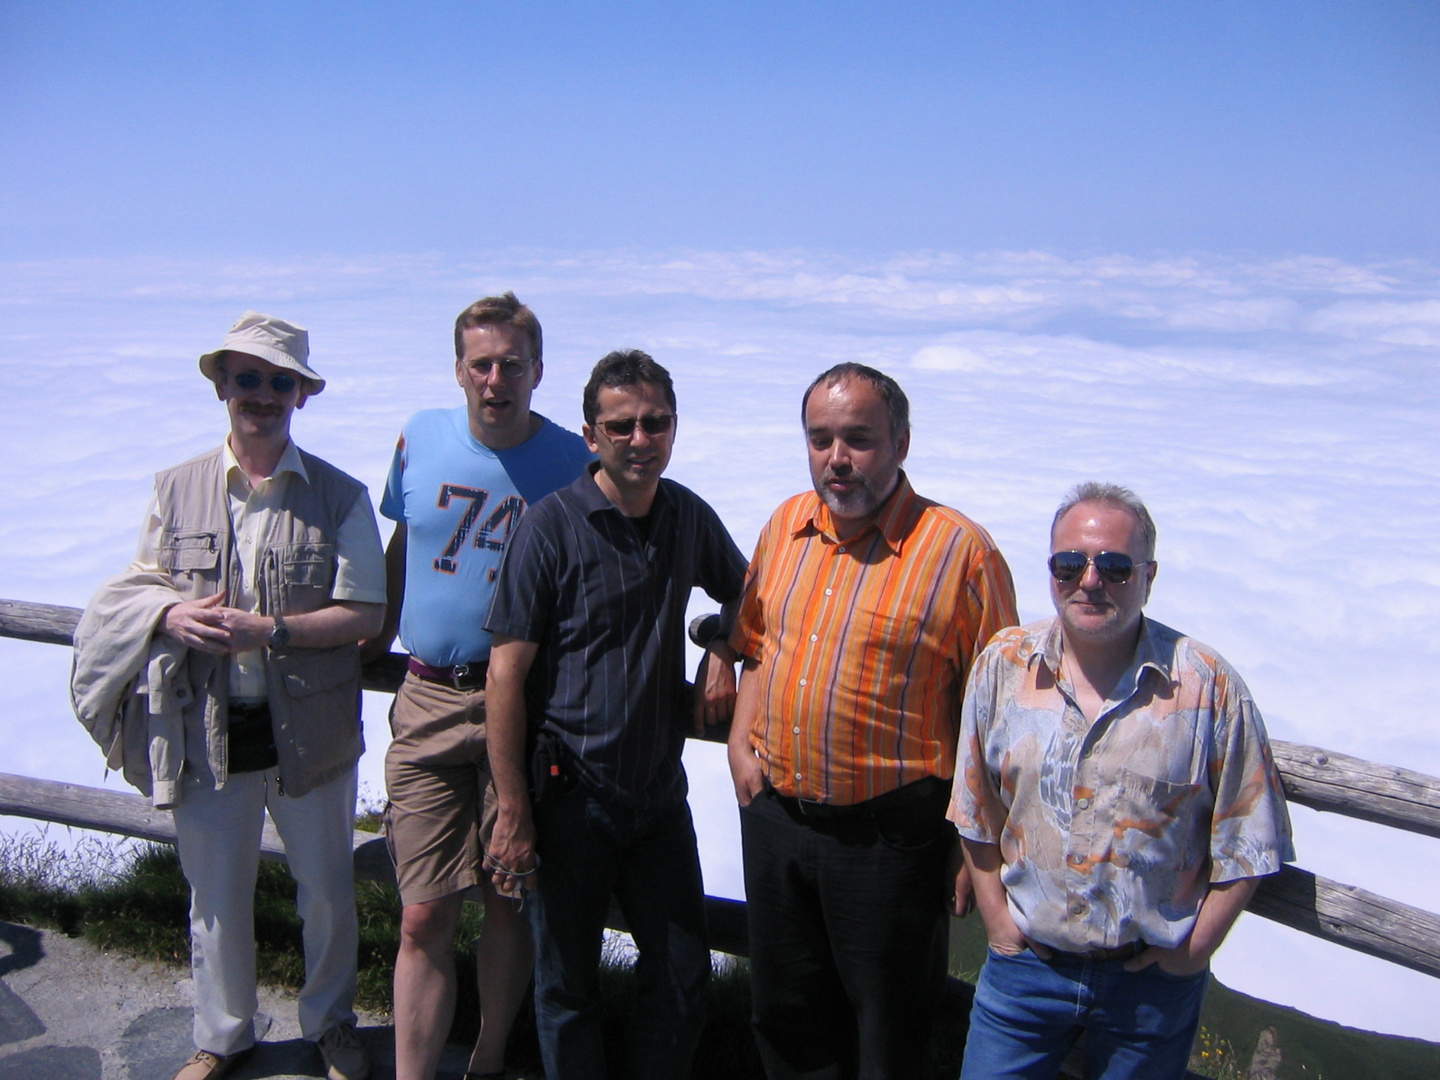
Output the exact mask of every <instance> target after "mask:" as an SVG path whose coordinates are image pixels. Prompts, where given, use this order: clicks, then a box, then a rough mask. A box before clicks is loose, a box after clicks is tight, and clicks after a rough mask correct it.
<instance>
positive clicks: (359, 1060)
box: [315, 1024, 370, 1080]
mask: <svg viewBox="0 0 1440 1080" xmlns="http://www.w3.org/2000/svg"><path fill="white" fill-rule="evenodd" d="M315 1045H316V1046H318V1047H319V1048H320V1056H321V1057H322V1058H324V1059H325V1075H326V1076H328V1077H329V1078H330V1080H365V1078H366V1077H367V1076H369V1075H370V1055H369V1054H367V1053H366V1052H365V1047H363V1046H362V1045H360V1036H359V1035H356V1034H355V1027H354V1025H353V1024H336V1025H335V1026H334V1027H332V1028H331V1029H330V1030H329V1031H327V1032H325V1034H324V1035H321V1036H320V1041H319V1042H318V1043H316V1044H315Z"/></svg>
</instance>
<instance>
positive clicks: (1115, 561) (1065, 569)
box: [1050, 551, 1148, 585]
mask: <svg viewBox="0 0 1440 1080" xmlns="http://www.w3.org/2000/svg"><path fill="white" fill-rule="evenodd" d="M1146 561H1148V560H1146ZM1092 562H1093V563H1094V564H1095V572H1096V573H1097V574H1099V575H1100V579H1101V580H1102V581H1108V582H1109V583H1110V584H1111V585H1124V584H1125V582H1127V581H1129V580H1130V575H1131V574H1133V573H1134V572H1135V566H1136V563H1135V560H1134V559H1132V558H1130V556H1129V555H1126V554H1125V553H1124V552H1121V551H1101V552H1099V553H1098V554H1096V556H1095V557H1094V558H1093V559H1092V558H1091V557H1090V556H1089V555H1086V554H1085V552H1083V551H1057V552H1055V554H1054V555H1051V556H1050V576H1051V577H1053V578H1054V579H1055V580H1056V581H1077V580H1079V578H1080V577H1081V576H1083V575H1084V573H1085V568H1086V567H1087V566H1089V565H1090V564H1091V563H1092ZM1139 565H1141V566H1144V565H1145V562H1144V561H1142V562H1141V563H1140V564H1139Z"/></svg>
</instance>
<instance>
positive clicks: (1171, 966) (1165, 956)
mask: <svg viewBox="0 0 1440 1080" xmlns="http://www.w3.org/2000/svg"><path fill="white" fill-rule="evenodd" d="M1151 964H1156V965H1158V966H1159V968H1160V970H1161V971H1164V972H1168V973H1169V974H1171V975H1195V974H1197V973H1199V972H1201V971H1204V970H1205V969H1206V968H1207V967H1209V966H1210V957H1209V955H1208V954H1207V955H1204V956H1201V955H1198V954H1196V953H1195V952H1194V951H1193V950H1192V949H1191V948H1190V939H1189V938H1186V939H1185V940H1184V941H1183V942H1181V943H1180V944H1179V945H1177V946H1176V947H1175V948H1173V949H1166V948H1162V947H1161V946H1159V945H1151V946H1149V947H1148V948H1147V949H1146V950H1145V951H1144V952H1142V953H1140V954H1139V955H1137V956H1132V957H1131V958H1130V959H1129V960H1126V961H1125V970H1126V971H1144V970H1145V969H1146V968H1147V967H1149V966H1150V965H1151Z"/></svg>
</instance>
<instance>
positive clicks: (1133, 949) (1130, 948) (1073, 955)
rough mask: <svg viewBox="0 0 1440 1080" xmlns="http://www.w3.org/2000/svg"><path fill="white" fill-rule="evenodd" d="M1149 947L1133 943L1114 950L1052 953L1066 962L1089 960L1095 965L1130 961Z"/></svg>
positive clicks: (1143, 943)
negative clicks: (1108, 961)
mask: <svg viewBox="0 0 1440 1080" xmlns="http://www.w3.org/2000/svg"><path fill="white" fill-rule="evenodd" d="M1149 947H1150V946H1149V945H1146V944H1145V942H1143V941H1132V942H1130V944H1128V945H1120V946H1117V947H1116V948H1114V949H1091V950H1089V951H1088V952H1066V951H1065V950H1064V949H1052V950H1051V951H1052V952H1053V953H1054V954H1055V955H1056V956H1058V957H1061V958H1062V959H1065V960H1089V961H1091V962H1092V963H1093V962H1097V961H1105V960H1129V959H1130V958H1131V957H1132V956H1139V955H1140V954H1141V953H1142V952H1144V951H1145V950H1146V949H1148V948H1149Z"/></svg>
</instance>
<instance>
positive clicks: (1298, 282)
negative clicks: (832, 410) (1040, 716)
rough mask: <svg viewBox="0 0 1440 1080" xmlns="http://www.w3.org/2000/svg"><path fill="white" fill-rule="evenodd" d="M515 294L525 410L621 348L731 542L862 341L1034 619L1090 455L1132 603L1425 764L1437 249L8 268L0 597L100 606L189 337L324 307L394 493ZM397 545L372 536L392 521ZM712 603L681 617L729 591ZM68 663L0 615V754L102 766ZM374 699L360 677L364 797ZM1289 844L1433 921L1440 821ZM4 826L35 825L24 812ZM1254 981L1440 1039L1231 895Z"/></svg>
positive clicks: (1256, 681) (1404, 974)
mask: <svg viewBox="0 0 1440 1080" xmlns="http://www.w3.org/2000/svg"><path fill="white" fill-rule="evenodd" d="M505 288H513V289H514V290H515V291H516V292H517V293H518V294H519V295H520V296H521V298H522V299H524V300H525V301H527V302H528V303H530V304H531V305H532V306H533V307H534V308H535V310H536V311H537V312H538V314H539V315H540V317H541V319H542V320H543V322H544V326H545V333H546V352H545V370H544V379H543V382H542V385H541V386H540V388H539V389H538V390H537V392H536V397H535V406H536V408H537V409H539V410H540V411H541V412H543V413H545V414H546V415H548V416H550V417H551V418H552V419H554V420H556V421H557V422H559V423H561V424H564V425H566V426H569V427H572V428H578V425H579V423H580V407H579V398H580V394H579V390H580V387H581V386H582V385H583V383H584V380H585V376H586V374H587V373H588V371H589V368H590V366H591V365H592V364H593V363H594V361H595V360H596V359H598V358H599V357H600V356H601V355H602V354H604V353H605V352H607V351H609V350H610V349H612V348H616V347H621V346H638V347H641V348H645V349H647V350H649V351H650V352H652V353H653V354H654V355H655V356H656V358H657V359H659V360H660V361H661V362H662V363H663V364H665V365H666V366H667V367H669V369H670V370H671V372H672V373H673V374H674V376H675V382H676V387H677V392H678V396H679V413H680V417H681V420H680V425H679V428H678V433H677V443H676V449H675V455H674V458H673V462H672V465H671V467H670V473H669V475H671V476H672V477H673V478H675V479H677V480H679V481H681V482H682V483H685V484H687V485H688V486H690V487H692V488H694V489H695V490H696V491H698V492H699V493H700V494H702V495H703V496H704V497H706V498H707V499H708V500H709V501H710V502H711V503H712V504H713V505H714V506H715V507H716V509H717V510H718V511H719V512H720V514H721V516H722V517H723V518H724V520H725V521H726V523H727V524H728V525H729V527H730V529H731V531H732V533H733V534H734V536H735V538H736V540H737V542H738V543H739V544H740V546H741V548H742V549H746V550H748V549H749V548H750V547H752V546H753V544H754V541H755V538H756V536H757V534H758V532H759V530H760V527H761V525H762V524H763V523H764V520H765V518H766V517H767V516H768V514H769V513H770V511H771V510H772V509H773V508H774V507H775V506H776V504H778V503H779V502H780V500H781V499H782V498H784V497H785V496H787V495H790V494H792V493H794V492H796V491H799V490H802V489H803V488H805V487H807V486H808V484H809V477H808V473H807V470H806V465H805V459H804V453H803V447H802V443H801V439H800V428H799V400H800V394H801V391H802V390H803V388H804V386H805V385H806V384H807V383H808V382H809V380H810V379H811V378H812V377H813V376H814V375H815V374H817V373H818V372H819V371H821V370H823V369H824V368H825V367H828V366H829V365H831V364H833V363H836V362H839V361H842V360H856V361H860V362H863V363H868V364H872V365H874V366H877V367H879V368H881V369H883V370H885V371H887V372H889V373H891V374H893V375H894V376H896V377H897V378H898V379H899V381H900V382H901V384H902V385H903V386H904V387H905V389H906V391H907V392H908V394H909V396H910V399H911V402H912V407H913V414H914V436H913V440H912V448H911V455H910V460H909V462H908V465H907V469H908V472H909V474H910V477H911V479H912V481H913V482H914V485H915V487H916V489H917V490H919V491H920V492H921V493H923V494H925V495H928V496H931V497H933V498H936V499H939V500H941V501H943V502H946V503H949V504H951V505H953V506H956V507H958V508H960V509H961V510H963V511H965V512H966V513H968V514H970V515H971V516H972V517H974V518H975V519H976V520H978V521H979V522H981V523H982V524H983V525H985V526H986V527H987V528H988V529H989V530H990V531H991V533H992V534H993V535H994V537H995V538H996V540H997V541H998V542H999V544H1000V546H1001V548H1002V549H1003V550H1004V552H1005V554H1006V557H1007V558H1008V560H1009V562H1010V566H1011V568H1012V570H1013V572H1014V575H1015V582H1016V587H1017V590H1018V594H1019V601H1020V612H1021V616H1022V618H1023V619H1025V620H1027V621H1028V620H1031V619H1036V618H1041V617H1044V616H1046V615H1048V614H1049V613H1050V608H1049V600H1048V592H1047V584H1046V576H1045V570H1044V564H1043V560H1044V555H1045V552H1046V540H1047V537H1046V529H1047V526H1048V522H1049V517H1050V514H1051V512H1052V511H1053V508H1054V506H1055V504H1056V503H1057V502H1058V501H1059V499H1060V498H1061V496H1062V495H1063V494H1064V492H1065V490H1066V489H1067V488H1069V487H1070V486H1072V485H1073V484H1074V483H1076V482H1078V481H1081V480H1085V479H1092V478H1093V479H1102V480H1114V481H1118V482H1121V483H1125V484H1128V485H1130V486H1131V487H1133V488H1134V489H1135V490H1136V491H1138V492H1139V493H1140V494H1141V495H1142V497H1144V498H1145V499H1146V501H1147V502H1148V504H1149V506H1150V508H1151V510H1152V512H1153V514H1154V516H1155V518H1156V521H1157V523H1158V525H1159V531H1160V539H1159V549H1158V556H1157V557H1158V560H1159V562H1160V574H1159V577H1158V579H1157V582H1156V586H1155V592H1154V595H1153V600H1152V602H1151V605H1150V608H1149V612H1150V614H1151V615H1153V616H1154V617H1156V618H1158V619H1160V620H1161V621H1163V622H1166V623H1169V624H1171V625H1173V626H1176V627H1178V628H1180V629H1182V630H1184V631H1186V632H1188V633H1190V634H1192V635H1194V636H1195V637H1197V638H1199V639H1201V640H1203V641H1206V642H1208V643H1209V644H1211V645H1213V646H1215V647H1216V648H1218V649H1219V650H1220V651H1221V652H1222V653H1223V654H1224V655H1225V656H1226V657H1227V658H1228V659H1230V660H1231V661H1232V662H1233V663H1234V664H1235V665H1236V666H1237V667H1238V668H1239V670H1240V671H1241V672H1242V673H1243V675H1244V676H1245V678H1246V680H1247V681H1248V683H1249V684H1250V686H1251V688H1252V690H1253V691H1254V693H1255V696H1256V698H1257V700H1258V702H1259V704H1260V707H1261V709H1262V711H1263V712H1264V715H1265V718H1266V721H1267V723H1268V725H1269V728H1270V731H1271V733H1272V734H1273V735H1274V736H1275V737H1277V738H1281V739H1288V740H1292V741H1297V742H1302V743H1308V744H1313V745H1316V746H1322V747H1326V748H1328V749H1331V750H1336V751H1341V752H1343V753H1347V754H1353V755H1355V756H1358V757H1362V758H1367V759H1369V760H1372V761H1378V762H1384V763H1389V764H1396V765H1403V766H1405V767H1408V768H1412V769H1418V770H1420V771H1423V772H1427V773H1430V774H1434V775H1440V738H1437V737H1436V734H1435V725H1434V721H1433V716H1434V714H1435V701H1434V690H1433V684H1434V680H1433V675H1432V673H1433V672H1434V671H1435V670H1437V667H1440V558H1437V555H1440V545H1437V537H1440V476H1437V472H1440V454H1437V447H1440V411H1437V405H1440V401H1437V396H1440V393H1437V392H1440V365H1437V361H1440V270H1437V268H1436V267H1434V266H1432V265H1429V264H1426V263H1419V262H1409V263H1385V264H1356V263H1346V262H1340V261H1336V260H1333V259H1323V258H1291V259H1284V260H1269V261H1246V260H1244V259H1238V258H1221V257H1193V258H1164V259H1160V258H1157V259H1149V260H1147V259H1140V258H1130V257H1122V256H1108V257H1093V258H1083V259H1077V258H1063V257H1060V256H1057V255H1053V254H1047V253H1043V252H1008V253H992V254H979V255H963V256H962V255H948V254H937V253H918V254H913V255H899V256H895V257H892V258H888V259H883V260H878V259H875V260H865V259H859V258H850V257H844V256H839V255H816V254H812V253H805V252H765V253H746V252H741V253H734V252H689V253H665V254H656V253H650V252H642V251H599V252H553V251H552V252H536V251H500V252H491V253H488V254H486V255H485V256H483V257H476V258H472V259H457V258H454V257H447V256H441V255H414V256H388V257H387V256H376V257H373V258H366V259H340V258H335V259H316V260H311V261H304V262H281V261H276V262H273V263H265V262H251V263H235V264H230V265H226V264H223V263H201V262H179V261H174V260H159V259H154V260H151V259H142V258H133V259H124V260H109V261H106V260H63V261H61V260H57V261H50V262H31V263H11V264H0V407H3V409H4V415H5V417H6V419H5V422H4V424H3V425H0V508H3V512H0V597H5V598H10V599H20V600H32V601H41V602H47V603H59V604H70V605H75V606H81V605H83V604H84V603H85V601H86V599H87V598H88V597H89V595H90V593H91V592H92V591H93V590H94V588H95V587H96V585H97V584H98V583H99V582H100V581H101V580H102V579H103V578H104V577H105V576H106V575H108V574H110V573H113V572H115V571H117V570H118V569H120V568H121V567H122V566H123V565H124V564H125V563H126V562H127V560H128V559H129V558H130V557H131V555H132V553H133V550H134V545H135V540H136V536H137V529H138V526H139V522H140V517H141V514H142V512H143V510H144V508H145V503H146V499H147V497H148V494H149V487H150V476H151V474H152V473H153V472H154V471H155V470H157V469H159V468H161V467H164V466H166V465H170V464H173V463H176V462H178V461H181V460H183V459H185V458H187V457H189V456H191V455H193V454H196V453H199V452H201V451H203V450H205V449H208V448H210V447H211V446H213V445H215V444H216V443H218V441H219V439H220V437H221V435H222V434H223V432H224V425H225V415H224V412H223V409H222V407H221V406H220V404H219V403H218V402H217V401H216V400H215V398H214V395H213V391H212V390H211V389H210V388H209V387H208V386H207V385H206V384H205V383H203V382H202V381H201V378H200V376H199V374H198V372H197V370H196V367H195V359H196V357H197V356H198V355H199V354H200V353H201V352H203V351H208V350H209V349H212V348H214V347H215V346H216V345H218V344H219V341H220V338H221V337H222V335H223V333H224V330H225V328H226V327H227V326H228V325H229V324H230V323H231V322H232V321H233V320H234V319H235V318H236V317H237V316H238V315H239V314H240V312H241V311H242V310H243V309H245V308H247V307H253V308H258V309H260V310H263V311H267V312H270V313H272V314H276V315H279V316H282V317H285V318H289V319H292V320H294V321H297V322H300V323H302V324H304V325H306V326H308V327H309V328H310V330H311V341H312V355H313V359H314V363H315V365H316V366H317V368H318V369H319V370H320V372H321V373H322V374H324V375H325V376H326V377H327V379H329V386H328V387H327V388H326V390H325V392H324V394H323V395H322V396H320V397H318V398H315V399H313V400H312V401H311V402H309V403H308V404H307V407H306V408H305V409H304V410H303V412H301V413H299V414H297V417H296V420H295V425H294V431H295V434H296V436H297V441H299V442H300V443H301V445H303V446H304V447H305V448H306V449H308V450H311V451H313V452H315V453H318V454H320V455H321V456H322V457H325V458H328V459H330V460H331V461H333V462H335V463H336V464H338V465H340V466H341V467H342V468H344V469H346V470H347V471H349V472H352V473H354V474H355V475H357V476H359V477H360V478H361V479H362V480H364V481H365V482H366V483H368V484H369V485H370V489H371V492H372V495H374V496H375V497H376V498H377V500H378V496H379V493H380V490H381V487H382V484H383V479H384V475H385V470H386V467H387V465H388V462H389V458H390V454H391V451H392V448H393V445H394V440H395V435H396V433H397V432H398V430H399V428H400V425H401V424H402V423H403V421H404V420H405V418H406V417H407V416H408V415H409V414H410V413H412V412H414V411H415V410H416V409H419V408H424V407H429V406H434V405H437V404H458V403H459V400H460V397H459V391H458V390H457V389H456V387H455V384H454V379H453V363H452V362H453V351H452V346H451V340H450V335H451V329H450V328H451V325H452V320H453V319H454V316H455V313H456V312H457V311H459V310H460V309H461V308H462V307H463V306H464V305H465V304H466V303H468V302H469V301H471V300H473V299H474V298H476V297H477V296H480V295H483V294H485V293H489V292H493V291H496V290H500V289H505ZM382 531H383V532H386V533H388V525H387V524H385V523H382ZM713 606H714V605H712V604H710V603H709V602H708V601H707V600H705V598H704V597H700V598H699V599H698V600H697V601H696V603H695V604H694V605H692V608H693V610H694V611H697V612H698V611H704V610H709V609H711V608H713ZM68 666H69V656H68V653H67V651H66V650H63V649H59V648H56V647H54V646H46V645H37V644H31V643H25V642H16V641H9V640H0V686H3V687H4V690H3V691H0V693H3V701H4V703H5V708H4V710H3V713H0V770H3V771H6V772H14V773H22V774H26V775H31V776H39V777H47V778H52V779H59V780H67V781H73V782H77V783H84V784H92V785H99V784H101V783H105V784H107V786H110V787H117V788H118V787H122V786H123V785H122V784H121V783H120V781H118V780H117V778H115V777H113V776H112V777H109V778H108V780H105V779H102V763H101V759H100V755H99V753H98V751H97V750H96V749H95V747H94V746H93V744H91V743H90V742H89V740H88V737H87V736H86V735H85V733H84V732H83V731H82V730H81V729H80V727H79V725H78V724H76V723H75V722H74V720H73V719H72V718H71V714H70V710H69V706H68V699H67V696H66V691H65V686H66V678H67V675H68ZM385 708H386V701H385V699H384V698H383V697H381V696H377V695H367V703H366V731H367V738H368V741H369V744H370V747H371V750H370V752H369V753H368V754H367V755H366V757H365V759H364V760H363V761H362V766H361V776H362V781H363V782H364V783H365V784H366V785H367V786H368V789H369V791H370V792H371V793H373V794H375V795H378V794H379V793H380V791H381V790H382V783H381V775H382V770H381V750H382V748H383V746H384V745H385V740H386V738H387V729H386V725H385ZM687 764H688V766H689V768H690V772H691V787H692V794H691V801H692V805H693V807H694V809H695V816H696V819H697V825H698V827H699V830H700V832H701V843H702V849H703V855H704V861H705V870H706V876H707V885H708V888H709V891H711V892H712V893H716V894H720V895H730V896H739V895H741V887H740V872H739V853H738V840H737V836H736V832H737V825H736V818H735V812H734V809H733V796H732V794H731V789H730V785H729V780H728V775H727V773H726V770H725V766H724V757H723V752H722V751H721V750H720V748H718V747H713V746H703V745H693V746H692V747H691V749H690V751H689V753H688V754H687ZM1293 816H1294V820H1295V826H1296V845H1297V848H1298V851H1299V861H1300V864H1301V865H1302V866H1304V867H1306V868H1307V869H1310V870H1313V871H1315V872H1317V873H1320V874H1322V875H1325V876H1327V877H1330V878H1334V879H1336V880H1339V881H1342V882H1347V883H1351V884H1357V885H1361V886H1363V887H1365V888H1367V889H1370V890H1372V891H1375V892H1378V893H1381V894H1382V895H1385V896H1389V897H1393V898H1395V899H1398V900H1402V901H1405V902H1407V903H1410V904H1414V905H1417V906H1420V907H1424V908H1428V909H1431V910H1434V909H1435V908H1437V907H1440V904H1437V902H1436V900H1435V897H1436V895H1437V894H1440V841H1436V840H1432V839H1428V838H1424V837H1416V836H1411V835H1406V834H1401V833H1397V832H1394V831H1392V830H1387V829H1383V828H1380V827H1378V826H1372V825H1368V824H1365V823H1360V822H1353V821H1349V820H1346V819H1341V818H1334V817H1331V816H1329V815H1321V814H1317V813H1314V812H1311V811H1307V810H1304V809H1303V808H1294V809H1293ZM5 827H7V828H9V829H11V830H12V831H14V830H21V829H25V828H29V826H26V825H23V824H20V823H18V820H17V819H9V820H8V821H7V822H6V823H5ZM1216 971H1217V974H1218V975H1219V977H1220V978H1221V979H1222V980H1223V981H1225V982H1226V983H1228V984H1229V985H1232V986H1235V987H1237V988H1239V989H1242V990H1245V991H1247V992H1249V993H1253V994H1256V995H1258V996H1261V997H1265V998H1268V999H1271V1000H1274V1001H1279V1002H1283V1003H1285V1004H1289V1005H1294V1006H1296V1007H1298V1008H1300V1009H1303V1010H1305V1011H1307V1012H1311V1013H1314V1014H1317V1015H1321V1016H1325V1017H1328V1018H1331V1019H1336V1020H1340V1021H1342V1022H1344V1023H1347V1024H1352V1025H1355V1026H1359V1027H1365V1028H1371V1029H1375V1030H1381V1031H1387V1032H1393V1033H1399V1034H1408V1035H1416V1036H1420V1037H1424V1038H1428V1039H1432V1040H1440V983H1437V982H1436V980H1434V979H1431V978H1428V977H1426V976H1422V975H1419V974H1416V973H1413V972H1409V971H1405V970H1402V969H1399V968H1396V967H1393V966H1391V965H1388V964H1385V963H1382V962H1380V961H1378V960H1373V959H1371V958H1369V957H1364V956H1361V955H1359V954H1357V953H1352V952H1349V951H1347V950H1343V949H1340V948H1338V947H1334V946H1328V945H1325V944H1323V943H1320V942H1318V941H1316V940H1315V939H1312V938H1309V937H1306V936H1304V935H1302V934H1299V933H1298V932H1292V931H1288V930H1285V929H1283V928H1280V927H1277V926H1275V925H1274V924H1271V923H1269V922H1267V921H1265V920H1263V919H1260V918H1257V917H1254V916H1246V917H1244V918H1243V919H1242V920H1241V923H1240V924H1239V926H1238V927H1237V928H1236V930H1235V932H1234V933H1233V934H1232V935H1231V938H1230V940H1229V941H1228V942H1227V944H1226V946H1225V948H1224V949H1223V950H1222V952H1221V954H1220V955H1219V956H1218V957H1217V960H1216Z"/></svg>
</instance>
